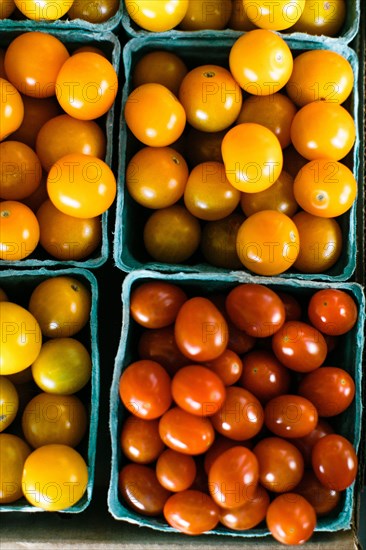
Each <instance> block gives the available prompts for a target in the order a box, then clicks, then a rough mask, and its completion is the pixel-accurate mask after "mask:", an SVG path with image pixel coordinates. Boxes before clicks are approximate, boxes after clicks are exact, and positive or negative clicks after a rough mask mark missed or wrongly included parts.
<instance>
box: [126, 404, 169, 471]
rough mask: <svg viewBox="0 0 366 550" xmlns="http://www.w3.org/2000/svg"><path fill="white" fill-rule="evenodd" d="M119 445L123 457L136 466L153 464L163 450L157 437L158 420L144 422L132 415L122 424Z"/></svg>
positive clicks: (162, 444) (158, 436) (163, 447)
mask: <svg viewBox="0 0 366 550" xmlns="http://www.w3.org/2000/svg"><path fill="white" fill-rule="evenodd" d="M120 443H121V450H122V452H123V454H124V455H125V457H126V458H127V459H128V460H130V461H131V462H136V463H138V464H149V463H150V462H153V461H154V460H156V459H157V458H158V457H159V455H160V454H161V453H162V452H163V450H164V449H165V445H164V443H163V442H162V440H161V439H160V435H159V420H158V419H154V420H144V419H143V418H138V417H136V416H135V415H133V414H132V415H130V416H128V417H127V418H126V420H125V421H124V422H123V426H122V430H121V436H120Z"/></svg>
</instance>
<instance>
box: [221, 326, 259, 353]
mask: <svg viewBox="0 0 366 550" xmlns="http://www.w3.org/2000/svg"><path fill="white" fill-rule="evenodd" d="M228 327H229V341H228V348H229V349H231V350H233V351H234V352H235V353H237V354H238V355H243V354H244V353H247V352H248V351H250V350H251V349H253V348H254V346H255V343H256V338H254V337H253V336H249V334H247V333H246V332H244V330H240V329H239V328H238V327H236V326H235V325H234V324H233V323H232V322H231V321H228Z"/></svg>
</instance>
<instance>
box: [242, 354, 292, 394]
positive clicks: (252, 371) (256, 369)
mask: <svg viewBox="0 0 366 550" xmlns="http://www.w3.org/2000/svg"><path fill="white" fill-rule="evenodd" d="M290 384H291V373H290V371H289V370H288V369H287V368H286V367H284V366H283V365H282V364H281V363H280V362H279V361H278V359H277V358H276V357H275V355H274V354H273V353H271V352H270V351H266V350H252V351H250V352H249V353H247V354H246V355H244V357H243V372H242V375H241V377H240V385H241V386H243V388H245V389H246V390H248V391H250V392H251V393H253V395H255V396H256V398H257V399H259V401H260V402H261V403H266V402H267V401H269V400H270V399H272V398H273V397H277V396H278V395H282V394H283V393H287V392H288V390H289V389H290Z"/></svg>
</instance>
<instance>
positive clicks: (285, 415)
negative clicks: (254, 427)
mask: <svg viewBox="0 0 366 550" xmlns="http://www.w3.org/2000/svg"><path fill="white" fill-rule="evenodd" d="M317 422H318V412H317V410H316V408H315V407H314V405H313V404H312V403H311V402H310V401H309V400H308V399H305V397H301V396H300V395H291V394H282V395H279V396H277V397H274V398H273V399H271V400H270V401H268V403H267V404H266V406H265V409H264V423H265V425H266V426H267V428H268V429H269V430H271V432H272V433H273V434H274V435H277V436H279V437H284V438H291V439H292V438H294V437H304V436H305V435H308V434H310V432H312V431H313V430H314V428H315V426H316V425H317Z"/></svg>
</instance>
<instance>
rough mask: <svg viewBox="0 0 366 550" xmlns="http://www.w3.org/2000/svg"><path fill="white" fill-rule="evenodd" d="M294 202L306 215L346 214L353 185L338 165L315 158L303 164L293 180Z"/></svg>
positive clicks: (353, 193)
mask: <svg viewBox="0 0 366 550" xmlns="http://www.w3.org/2000/svg"><path fill="white" fill-rule="evenodd" d="M294 194H295V199H296V201H297V202H298V203H299V205H300V206H301V208H303V209H304V210H305V211H306V212H309V214H313V215H314V216H320V217H322V218H335V217H337V216H340V215H341V214H344V213H345V212H347V211H348V210H349V209H350V208H351V206H352V204H353V203H354V201H355V198H356V194H357V182H356V180H355V177H354V175H353V174H352V172H351V170H350V169H349V168H347V166H345V165H344V164H342V163H341V162H336V161H334V160H328V159H325V158H324V159H318V160H313V161H311V162H309V163H307V164H306V165H305V166H304V167H303V168H302V169H301V170H300V172H299V173H298V175H297V176H296V177H295V181H294Z"/></svg>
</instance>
